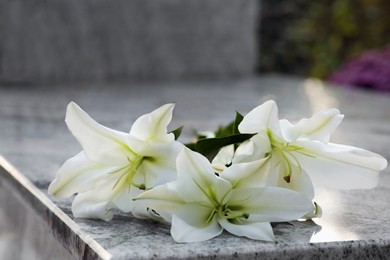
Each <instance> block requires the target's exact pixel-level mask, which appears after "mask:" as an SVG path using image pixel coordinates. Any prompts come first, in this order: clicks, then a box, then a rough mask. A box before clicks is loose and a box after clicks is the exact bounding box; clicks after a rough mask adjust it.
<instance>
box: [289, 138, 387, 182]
mask: <svg viewBox="0 0 390 260" xmlns="http://www.w3.org/2000/svg"><path fill="white" fill-rule="evenodd" d="M294 144H296V145H298V146H302V147H305V148H304V149H303V150H304V152H305V153H307V154H308V155H309V156H307V155H304V154H301V153H295V156H296V157H297V159H298V160H299V162H300V163H301V165H302V168H304V169H305V170H306V171H307V173H308V174H309V175H310V178H311V179H312V181H313V182H314V183H315V184H316V185H319V186H323V187H327V188H335V189H369V188H374V187H375V186H376V185H377V184H378V172H379V171H381V170H383V169H384V168H386V166H387V161H386V159H385V158H383V157H382V156H380V155H378V154H375V153H372V152H370V151H367V150H364V149H360V148H356V147H352V146H346V145H339V144H333V143H328V144H323V143H321V142H318V141H317V142H316V141H303V140H299V141H296V142H294Z"/></svg>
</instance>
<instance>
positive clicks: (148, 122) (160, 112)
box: [130, 104, 175, 142]
mask: <svg viewBox="0 0 390 260" xmlns="http://www.w3.org/2000/svg"><path fill="white" fill-rule="evenodd" d="M174 107H175V105H174V104H166V105H163V106H161V107H159V108H157V109H156V110H154V111H153V112H151V113H149V114H146V115H143V116H141V117H139V118H138V119H137V120H136V121H135V122H134V124H133V126H132V127H131V130H130V135H132V136H135V137H137V138H138V139H141V140H144V141H156V142H171V141H173V140H174V139H175V137H174V135H173V134H172V133H171V134H167V126H168V124H169V122H170V121H171V119H172V111H173V108H174Z"/></svg>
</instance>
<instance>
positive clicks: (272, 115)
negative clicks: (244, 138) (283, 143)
mask: <svg viewBox="0 0 390 260" xmlns="http://www.w3.org/2000/svg"><path fill="white" fill-rule="evenodd" d="M268 128H269V129H271V131H272V132H273V133H275V134H277V135H279V136H280V135H281V130H280V125H279V119H278V107H277V105H276V103H275V101H273V100H268V101H266V102H264V103H263V104H262V105H260V106H258V107H256V108H254V109H253V110H252V111H250V112H249V113H248V114H247V115H246V116H244V119H243V120H242V122H241V123H240V124H239V126H238V130H239V131H240V133H243V134H255V133H258V132H260V131H263V130H265V129H268Z"/></svg>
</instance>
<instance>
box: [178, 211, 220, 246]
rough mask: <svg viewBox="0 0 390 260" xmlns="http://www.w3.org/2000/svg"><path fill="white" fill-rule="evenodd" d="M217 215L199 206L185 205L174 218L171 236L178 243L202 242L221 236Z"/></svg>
mask: <svg viewBox="0 0 390 260" xmlns="http://www.w3.org/2000/svg"><path fill="white" fill-rule="evenodd" d="M222 231H223V228H222V227H221V225H220V224H219V223H218V218H217V214H213V212H212V210H211V209H210V208H208V207H204V206H201V205H199V204H194V203H190V204H185V205H183V206H181V207H180V208H179V209H178V210H177V211H176V212H175V214H174V215H173V216H172V227H171V235H172V237H173V239H174V240H175V241H176V242H179V243H188V242H200V241H205V240H208V239H210V238H213V237H216V236H218V235H219V234H221V233H222Z"/></svg>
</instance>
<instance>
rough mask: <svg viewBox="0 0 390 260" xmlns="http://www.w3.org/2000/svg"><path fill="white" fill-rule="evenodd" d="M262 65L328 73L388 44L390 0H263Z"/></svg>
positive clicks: (265, 68)
mask: <svg viewBox="0 0 390 260" xmlns="http://www.w3.org/2000/svg"><path fill="white" fill-rule="evenodd" d="M262 5H263V7H262V10H263V11H262V23H261V30H260V33H261V61H260V64H261V65H260V70H261V71H263V72H266V71H280V72H286V73H294V74H299V75H304V76H313V77H319V78H326V77H327V76H328V75H329V74H330V73H331V72H333V71H334V70H335V69H337V68H338V67H339V66H340V65H341V64H343V63H344V62H345V61H347V60H348V59H350V58H352V57H356V56H357V55H359V54H361V53H363V52H364V51H366V50H371V49H378V48H383V47H386V46H388V45H389V44H390V0H317V1H310V0H281V1H272V0H262Z"/></svg>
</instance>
